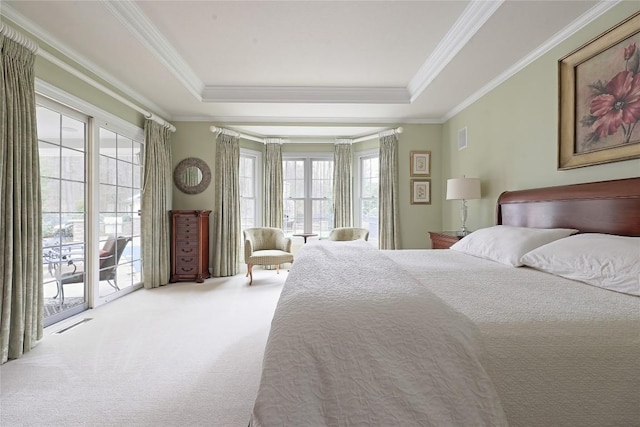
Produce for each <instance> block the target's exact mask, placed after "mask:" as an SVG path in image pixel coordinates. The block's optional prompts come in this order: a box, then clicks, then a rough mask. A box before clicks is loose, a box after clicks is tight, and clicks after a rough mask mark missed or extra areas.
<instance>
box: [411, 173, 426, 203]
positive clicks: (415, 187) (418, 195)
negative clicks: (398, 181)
mask: <svg viewBox="0 0 640 427" xmlns="http://www.w3.org/2000/svg"><path fill="white" fill-rule="evenodd" d="M411 204H412V205H430V204H431V180H430V179H412V180H411Z"/></svg>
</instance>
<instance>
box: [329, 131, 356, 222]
mask: <svg viewBox="0 0 640 427" xmlns="http://www.w3.org/2000/svg"><path fill="white" fill-rule="evenodd" d="M352 173H353V149H352V145H351V141H348V142H337V143H336V144H335V146H334V152H333V226H334V227H351V226H352V225H353V206H352V200H353V199H352Z"/></svg>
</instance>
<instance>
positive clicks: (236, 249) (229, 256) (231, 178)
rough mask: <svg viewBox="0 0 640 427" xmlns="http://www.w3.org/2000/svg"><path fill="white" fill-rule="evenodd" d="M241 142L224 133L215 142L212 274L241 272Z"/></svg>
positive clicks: (230, 274) (229, 274)
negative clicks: (239, 268)
mask: <svg viewBox="0 0 640 427" xmlns="http://www.w3.org/2000/svg"><path fill="white" fill-rule="evenodd" d="M239 174H240V142H239V140H238V138H237V137H235V136H231V135H226V134H224V133H221V134H220V135H218V138H217V144H216V181H215V182H216V186H217V187H216V197H215V214H214V227H213V234H214V236H213V239H214V249H213V276H214V277H223V276H233V275H234V274H237V273H238V262H239V261H238V260H239V256H240V190H239V189H240V187H239Z"/></svg>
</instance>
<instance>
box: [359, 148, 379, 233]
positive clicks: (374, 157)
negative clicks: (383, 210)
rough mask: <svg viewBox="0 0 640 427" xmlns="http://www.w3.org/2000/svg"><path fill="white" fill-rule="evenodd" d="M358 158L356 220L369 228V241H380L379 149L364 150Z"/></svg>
mask: <svg viewBox="0 0 640 427" xmlns="http://www.w3.org/2000/svg"><path fill="white" fill-rule="evenodd" d="M357 158H358V163H357V164H358V171H357V176H358V185H357V188H358V190H357V195H356V197H357V200H358V201H357V204H356V222H357V224H356V225H358V226H360V227H364V228H366V229H368V230H369V241H370V242H372V243H375V242H377V241H378V197H379V195H378V190H379V186H380V157H379V154H378V152H377V151H374V152H363V153H361V154H359V155H358V156H357Z"/></svg>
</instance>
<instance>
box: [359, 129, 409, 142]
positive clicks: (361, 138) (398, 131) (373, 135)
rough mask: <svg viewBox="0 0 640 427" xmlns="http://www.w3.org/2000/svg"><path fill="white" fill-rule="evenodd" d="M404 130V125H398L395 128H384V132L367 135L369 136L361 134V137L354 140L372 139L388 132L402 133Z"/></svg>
mask: <svg viewBox="0 0 640 427" xmlns="http://www.w3.org/2000/svg"><path fill="white" fill-rule="evenodd" d="M403 131H404V129H403V128H402V127H397V128H394V129H388V130H383V131H382V132H377V133H372V134H371V135H367V136H361V137H360V138H356V139H354V140H353V142H362V141H368V140H370V139H373V138H378V137H380V136H384V135H386V134H390V133H402V132H403Z"/></svg>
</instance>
